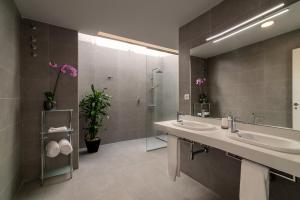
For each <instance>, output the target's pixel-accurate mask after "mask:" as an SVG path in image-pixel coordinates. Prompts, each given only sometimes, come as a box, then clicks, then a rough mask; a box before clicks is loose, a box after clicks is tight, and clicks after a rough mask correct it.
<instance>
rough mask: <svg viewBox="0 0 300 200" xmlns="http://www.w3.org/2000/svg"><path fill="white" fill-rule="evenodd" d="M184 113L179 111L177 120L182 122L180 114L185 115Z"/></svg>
mask: <svg viewBox="0 0 300 200" xmlns="http://www.w3.org/2000/svg"><path fill="white" fill-rule="evenodd" d="M183 115H184V114H183V113H181V112H177V117H176V119H177V122H182V119H180V116H183Z"/></svg>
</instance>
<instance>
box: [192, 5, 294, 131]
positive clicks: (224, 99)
mask: <svg viewBox="0 0 300 200" xmlns="http://www.w3.org/2000/svg"><path fill="white" fill-rule="evenodd" d="M190 54H191V90H192V92H191V104H192V105H191V107H192V112H193V115H195V116H202V117H214V118H221V117H223V116H227V115H234V116H236V117H237V118H238V119H239V120H240V121H242V122H245V123H253V124H258V125H270V126H277V127H285V128H292V129H295V130H300V105H299V104H300V2H297V3H294V4H292V5H289V6H286V5H284V4H279V5H277V6H275V7H272V8H270V9H269V10H266V11H264V12H263V13H261V14H259V15H257V16H253V18H250V19H248V20H247V21H245V22H241V24H237V25H236V26H234V27H228V29H227V30H224V32H221V33H219V34H217V35H214V36H212V37H210V38H207V42H206V43H205V44H203V45H200V46H198V47H195V48H193V49H191V50H190Z"/></svg>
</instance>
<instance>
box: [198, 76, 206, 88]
mask: <svg viewBox="0 0 300 200" xmlns="http://www.w3.org/2000/svg"><path fill="white" fill-rule="evenodd" d="M205 82H206V78H197V79H196V85H198V86H199V87H202V86H203V85H204V83H205Z"/></svg>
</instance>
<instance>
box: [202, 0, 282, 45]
mask: <svg viewBox="0 0 300 200" xmlns="http://www.w3.org/2000/svg"><path fill="white" fill-rule="evenodd" d="M284 5H285V4H284V3H281V4H279V5H277V6H275V7H273V8H271V9H269V10H266V11H265V12H263V13H260V14H259V15H256V16H254V17H252V18H250V19H248V20H246V21H244V22H242V23H240V24H238V25H236V26H233V27H231V28H229V29H227V30H226V31H223V32H221V33H219V34H217V35H214V36H211V37H209V38H207V39H206V41H210V40H213V39H215V38H218V37H220V36H222V35H224V34H226V33H229V32H230V31H233V30H235V29H237V28H239V27H241V26H244V25H246V24H248V23H250V22H252V21H254V20H256V19H258V18H260V17H263V16H265V15H267V14H269V13H271V12H273V11H275V10H278V9H279V8H281V7H283V6H284Z"/></svg>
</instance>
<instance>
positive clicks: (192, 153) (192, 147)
mask: <svg viewBox="0 0 300 200" xmlns="http://www.w3.org/2000/svg"><path fill="white" fill-rule="evenodd" d="M180 140H181V141H184V142H186V143H189V144H190V145H191V146H190V153H189V160H194V157H195V155H197V154H200V153H204V152H205V153H208V151H209V147H208V146H207V145H203V144H200V143H198V144H200V145H201V149H199V150H197V151H195V150H194V144H195V142H194V141H191V140H188V139H184V138H180Z"/></svg>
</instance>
